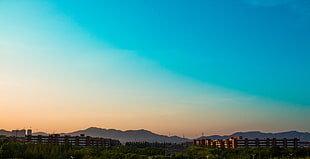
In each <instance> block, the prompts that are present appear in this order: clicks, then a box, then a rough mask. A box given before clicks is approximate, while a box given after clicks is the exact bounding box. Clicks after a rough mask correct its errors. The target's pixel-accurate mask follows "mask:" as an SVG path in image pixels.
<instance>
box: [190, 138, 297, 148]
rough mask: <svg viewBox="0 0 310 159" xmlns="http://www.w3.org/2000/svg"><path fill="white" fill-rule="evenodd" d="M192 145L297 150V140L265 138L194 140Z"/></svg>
mask: <svg viewBox="0 0 310 159" xmlns="http://www.w3.org/2000/svg"><path fill="white" fill-rule="evenodd" d="M194 145H204V146H216V147H219V148H241V147H274V146H279V147H283V148H289V147H291V148H297V147H299V139H297V138H293V139H287V138H283V139H276V138H266V139H259V138H255V139H248V138H242V137H241V136H239V137H237V138H233V137H231V138H229V139H217V140H211V139H199V140H194Z"/></svg>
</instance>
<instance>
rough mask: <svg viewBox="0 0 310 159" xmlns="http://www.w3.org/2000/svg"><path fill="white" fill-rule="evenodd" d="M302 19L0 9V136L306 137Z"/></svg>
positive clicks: (209, 8)
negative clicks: (88, 131)
mask: <svg viewBox="0 0 310 159" xmlns="http://www.w3.org/2000/svg"><path fill="white" fill-rule="evenodd" d="M309 8H310V2H307V1H304V0H270V1H264V0H237V1H233V2H231V1H229V0H220V1H217V2H213V1H210V2H209V1H207V2H205V1H200V0H196V1H193V2H187V1H173V0H172V1H169V2H165V1H142V0H134V1H130V2H127V1H105V2H101V1H92V3H87V2H86V1H71V0H68V1H58V0H46V1H39V0H29V1H27V2H23V1H20V0H1V1H0V24H1V25H0V35H1V36H0V88H1V89H0V96H1V98H0V106H1V109H2V111H1V112H2V113H1V116H0V122H1V123H0V125H1V129H9V130H12V129H16V128H23V127H25V126H26V127H33V128H38V129H40V130H47V131H49V132H52V131H56V132H69V131H73V130H77V129H83V128H87V127H91V126H96V127H102V128H107V129H120V130H129V129H146V130H150V131H152V132H156V133H159V134H165V135H168V134H175V135H178V136H182V135H183V134H184V135H185V136H188V137H197V136H199V135H201V133H202V132H204V133H205V134H219V135H223V134H230V133H233V132H237V131H251V130H259V131H264V132H279V131H287V130H297V131H306V132H310V126H309V124H308V121H309V117H308V114H309V113H310V109H309V106H310V100H309V99H310V82H309V81H310V71H309V70H310V63H309V60H310V54H309V52H310V45H309V44H310V31H309V29H308V28H309V27H310V9H309Z"/></svg>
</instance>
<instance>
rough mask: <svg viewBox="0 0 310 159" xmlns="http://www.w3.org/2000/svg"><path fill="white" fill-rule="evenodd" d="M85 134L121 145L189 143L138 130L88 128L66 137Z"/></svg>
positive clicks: (185, 140)
mask: <svg viewBox="0 0 310 159" xmlns="http://www.w3.org/2000/svg"><path fill="white" fill-rule="evenodd" d="M80 134H85V135H88V136H94V137H104V138H112V139H118V140H120V141H121V142H122V143H125V142H135V141H137V142H143V141H146V142H172V143H182V142H187V141H191V140H190V139H187V138H181V137H178V136H170V137H169V136H165V135H158V134H155V133H153V132H151V131H148V130H144V129H140V130H126V131H121V130H115V129H103V128H96V127H90V128H87V129H85V130H79V131H75V132H71V133H67V135H80Z"/></svg>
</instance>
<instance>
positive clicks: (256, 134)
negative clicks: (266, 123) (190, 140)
mask: <svg viewBox="0 0 310 159" xmlns="http://www.w3.org/2000/svg"><path fill="white" fill-rule="evenodd" d="M237 136H242V137H243V138H249V139H253V138H299V139H300V141H310V133H308V132H298V131H286V132H279V133H263V132H260V131H249V132H236V133H234V134H232V135H224V136H219V135H212V136H202V137H200V138H198V139H205V138H208V139H227V138H230V137H237Z"/></svg>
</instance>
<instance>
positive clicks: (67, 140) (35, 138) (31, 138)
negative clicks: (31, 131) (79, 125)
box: [25, 134, 121, 147]
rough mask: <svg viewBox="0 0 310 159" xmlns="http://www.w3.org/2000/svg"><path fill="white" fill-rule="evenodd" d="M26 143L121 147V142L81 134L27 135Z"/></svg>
mask: <svg viewBox="0 0 310 159" xmlns="http://www.w3.org/2000/svg"><path fill="white" fill-rule="evenodd" d="M25 142H30V143H36V144H38V143H49V144H56V145H57V144H70V145H73V146H81V147H87V146H96V147H102V146H119V145H121V143H120V141H119V140H114V139H107V138H102V137H90V136H85V135H84V134H81V135H80V136H70V135H64V136H61V135H59V134H52V135H48V136H43V135H27V136H26V138H25Z"/></svg>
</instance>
